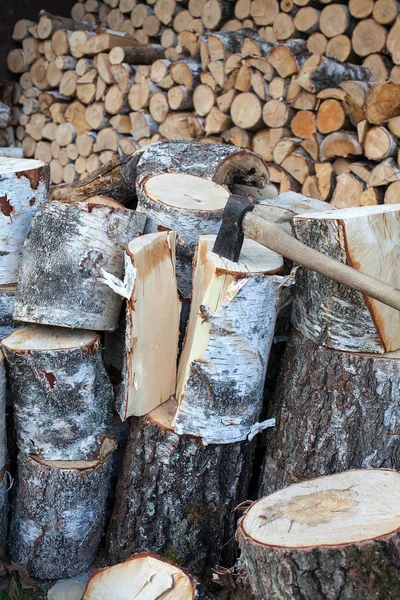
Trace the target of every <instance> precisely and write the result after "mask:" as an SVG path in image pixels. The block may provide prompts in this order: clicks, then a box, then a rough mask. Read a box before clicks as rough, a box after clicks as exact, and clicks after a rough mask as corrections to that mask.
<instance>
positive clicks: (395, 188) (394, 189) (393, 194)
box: [370, 181, 400, 204]
mask: <svg viewBox="0 0 400 600" xmlns="http://www.w3.org/2000/svg"><path fill="white" fill-rule="evenodd" d="M370 189H373V190H374V189H376V188H370ZM399 193H400V182H399V181H394V182H393V183H391V184H390V185H389V186H388V188H387V190H386V192H385V204H398V203H399V198H400V196H399Z"/></svg>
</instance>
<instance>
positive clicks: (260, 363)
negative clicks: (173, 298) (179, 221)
mask: <svg viewBox="0 0 400 600" xmlns="http://www.w3.org/2000/svg"><path fill="white" fill-rule="evenodd" d="M214 241H215V236H202V237H200V240H199V244H198V248H197V253H196V256H195V259H194V264H195V269H194V275H193V291H192V303H191V309H190V317H189V322H188V327H187V331H186V337H185V342H184V346H183V351H182V355H181V360H180V364H179V369H178V383H177V390H176V398H177V400H178V411H177V414H176V417H175V421H174V426H175V431H176V433H178V434H187V435H193V436H195V437H197V438H202V439H203V440H204V442H205V443H207V444H228V443H231V442H237V441H240V440H244V439H246V438H247V437H248V436H250V437H252V436H254V435H255V433H257V431H258V430H261V429H262V428H264V427H265V426H269V425H271V423H258V419H259V417H260V414H261V409H262V405H263V393H264V383H265V376H266V370H267V363H268V357H269V352H270V348H271V344H272V339H273V336H274V331H275V323H276V316H277V312H278V302H279V295H280V288H281V287H282V284H283V283H284V279H283V278H282V277H280V276H278V275H277V274H278V273H280V272H282V269H283V259H282V257H281V256H280V255H279V254H276V253H275V252H271V251H270V250H268V249H267V248H265V247H264V246H261V245H260V244H257V243H256V242H253V241H252V240H245V242H244V245H243V250H242V254H241V258H240V259H239V262H238V263H233V262H231V261H228V260H225V259H221V258H220V257H219V256H218V255H216V254H214V253H213V252H212V246H213V243H214ZM255 323H258V324H259V325H258V327H255V326H254V325H255ZM250 330H251V331H252V334H251V335H250V334H249V331H250ZM256 330H257V332H256V333H255V331H256Z"/></svg>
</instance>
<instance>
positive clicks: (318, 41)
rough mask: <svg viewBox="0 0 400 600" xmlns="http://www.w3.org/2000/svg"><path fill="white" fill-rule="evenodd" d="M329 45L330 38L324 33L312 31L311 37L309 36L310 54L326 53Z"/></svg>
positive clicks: (308, 47)
mask: <svg viewBox="0 0 400 600" xmlns="http://www.w3.org/2000/svg"><path fill="white" fill-rule="evenodd" d="M327 45H328V40H327V39H326V37H325V36H324V34H323V33H320V32H316V33H312V34H311V35H310V37H309V38H307V50H308V51H309V53H310V54H317V55H321V54H324V52H325V50H326V47H327Z"/></svg>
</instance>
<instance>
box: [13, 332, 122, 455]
mask: <svg viewBox="0 0 400 600" xmlns="http://www.w3.org/2000/svg"><path fill="white" fill-rule="evenodd" d="M2 344H3V351H4V354H5V356H6V359H7V365H8V373H9V379H10V384H11V391H12V397H13V405H14V419H15V427H16V434H17V444H18V448H19V450H20V452H25V453H26V454H32V455H33V454H35V455H37V456H38V457H39V458H40V459H45V460H93V459H94V458H95V457H96V456H97V455H98V452H99V448H100V446H101V444H102V440H103V438H104V432H105V431H106V430H107V428H108V427H109V425H110V421H111V409H112V401H113V392H112V386H111V384H110V382H109V380H108V377H107V375H106V372H105V369H104V366H103V362H102V359H101V345H100V338H99V336H98V335H97V334H96V333H95V332H93V331H69V330H67V329H61V328H56V327H43V326H37V325H31V326H28V327H23V328H21V329H19V330H18V331H16V332H14V333H13V334H11V335H10V336H8V337H7V338H5V339H4V340H3V342H2Z"/></svg>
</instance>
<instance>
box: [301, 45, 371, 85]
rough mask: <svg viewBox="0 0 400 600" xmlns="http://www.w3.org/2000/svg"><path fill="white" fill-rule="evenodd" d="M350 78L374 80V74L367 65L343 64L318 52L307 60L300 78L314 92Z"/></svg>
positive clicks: (366, 80) (302, 83)
mask: <svg viewBox="0 0 400 600" xmlns="http://www.w3.org/2000/svg"><path fill="white" fill-rule="evenodd" d="M348 80H355V81H365V82H372V75H371V73H370V71H369V69H366V68H365V67H360V66H358V65H350V64H342V63H340V62H339V61H336V60H335V59H332V58H326V57H325V56H320V55H317V54H315V55H313V56H310V58H308V59H307V60H306V62H305V63H304V65H303V67H302V69H301V71H300V73H299V78H298V82H299V83H300V85H301V86H302V87H303V88H304V89H305V90H307V91H309V92H313V93H318V92H320V91H321V90H323V89H325V88H331V87H335V86H339V84H340V83H342V81H348Z"/></svg>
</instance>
